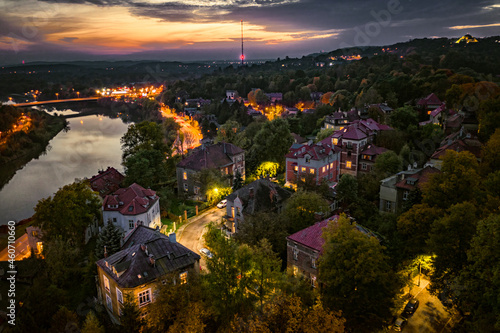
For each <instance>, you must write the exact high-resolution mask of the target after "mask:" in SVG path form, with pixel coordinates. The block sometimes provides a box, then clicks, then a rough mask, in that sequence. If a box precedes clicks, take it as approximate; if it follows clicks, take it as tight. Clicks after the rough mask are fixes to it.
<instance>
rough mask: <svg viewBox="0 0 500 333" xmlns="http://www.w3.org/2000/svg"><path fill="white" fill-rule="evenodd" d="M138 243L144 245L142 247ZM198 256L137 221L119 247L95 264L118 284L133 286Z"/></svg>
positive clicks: (191, 260) (150, 280)
mask: <svg viewBox="0 0 500 333" xmlns="http://www.w3.org/2000/svg"><path fill="white" fill-rule="evenodd" d="M141 245H145V247H143V248H144V250H143V248H141ZM146 249H147V252H146V251H145V250H146ZM150 256H151V257H152V258H153V259H154V261H153V260H150ZM198 260H200V256H199V255H198V254H196V253H194V252H193V251H191V250H189V249H188V248H186V247H185V246H183V245H182V244H179V243H177V242H173V241H170V239H169V237H168V236H165V235H163V234H162V233H160V232H159V231H156V230H154V229H151V228H148V227H145V226H142V225H140V226H138V227H137V228H136V229H135V230H134V231H133V232H132V233H131V234H130V235H129V236H128V238H127V239H126V241H125V244H124V245H123V246H122V250H121V251H119V252H117V253H115V254H113V255H111V256H109V257H108V258H103V259H101V260H99V261H98V262H97V265H98V266H99V267H101V268H102V269H103V270H104V271H105V272H106V273H108V275H110V276H111V277H112V278H113V279H114V280H115V281H116V283H117V284H118V285H119V286H121V287H124V288H134V287H137V286H140V285H142V284H145V283H148V282H152V281H154V280H156V279H158V278H161V277H162V276H165V275H166V274H168V273H170V272H174V271H179V270H181V269H187V268H189V267H190V266H192V265H194V264H195V263H196V262H197V261H198ZM153 262H154V264H153ZM106 263H107V264H106Z"/></svg>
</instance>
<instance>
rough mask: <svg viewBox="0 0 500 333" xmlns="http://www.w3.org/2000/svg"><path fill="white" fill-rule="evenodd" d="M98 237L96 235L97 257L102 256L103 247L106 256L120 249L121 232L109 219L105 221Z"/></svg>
mask: <svg viewBox="0 0 500 333" xmlns="http://www.w3.org/2000/svg"><path fill="white" fill-rule="evenodd" d="M106 223H107V224H106V226H105V227H104V228H103V229H102V231H101V233H100V234H99V237H97V243H96V249H95V253H96V256H97V258H98V259H101V258H104V248H106V253H107V254H108V256H110V255H113V254H114V253H116V252H118V251H120V242H121V239H122V232H121V231H120V230H119V229H118V228H117V227H116V226H115V225H114V224H113V222H111V221H107V222H106Z"/></svg>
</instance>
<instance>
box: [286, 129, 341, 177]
mask: <svg viewBox="0 0 500 333" xmlns="http://www.w3.org/2000/svg"><path fill="white" fill-rule="evenodd" d="M340 152H341V149H340V147H338V146H336V145H334V144H333V143H332V139H331V137H328V138H326V139H324V140H322V141H320V142H318V143H316V144H311V145H305V144H298V143H294V144H293V145H292V147H291V148H290V152H289V153H288V154H287V155H286V183H287V184H288V186H292V185H294V184H295V185H296V184H297V183H298V182H299V181H300V180H302V181H305V179H306V177H307V175H309V177H313V178H314V180H315V182H316V184H318V185H319V184H320V183H321V181H327V182H337V181H338V180H339V173H340V170H339V166H340Z"/></svg>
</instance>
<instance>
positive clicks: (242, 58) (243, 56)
mask: <svg viewBox="0 0 500 333" xmlns="http://www.w3.org/2000/svg"><path fill="white" fill-rule="evenodd" d="M244 60H245V54H244V53H243V20H241V66H243V61H244Z"/></svg>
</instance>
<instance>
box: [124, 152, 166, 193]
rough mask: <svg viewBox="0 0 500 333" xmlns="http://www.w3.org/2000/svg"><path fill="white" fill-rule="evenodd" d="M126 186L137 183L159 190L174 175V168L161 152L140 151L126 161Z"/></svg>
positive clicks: (129, 156)
mask: <svg viewBox="0 0 500 333" xmlns="http://www.w3.org/2000/svg"><path fill="white" fill-rule="evenodd" d="M123 166H124V167H125V174H126V176H125V184H126V185H131V184H133V183H137V184H139V185H141V186H143V187H144V188H158V187H159V186H160V185H161V184H165V182H167V181H168V180H169V179H170V177H171V176H172V174H173V166H172V164H171V163H169V161H168V160H166V159H165V155H164V153H162V152H161V151H159V150H149V149H147V150H138V151H136V152H135V153H133V154H131V155H128V157H127V158H126V159H125V160H124V162H123Z"/></svg>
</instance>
